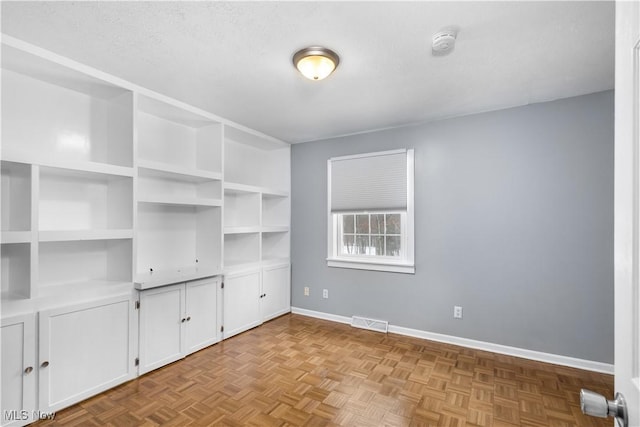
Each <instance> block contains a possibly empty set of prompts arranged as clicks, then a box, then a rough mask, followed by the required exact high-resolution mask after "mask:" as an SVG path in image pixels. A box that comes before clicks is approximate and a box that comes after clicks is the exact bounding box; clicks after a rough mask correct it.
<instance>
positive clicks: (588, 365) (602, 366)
mask: <svg viewBox="0 0 640 427" xmlns="http://www.w3.org/2000/svg"><path fill="white" fill-rule="evenodd" d="M291 313H293V314H300V315H302V316H307V317H315V318H317V319H323V320H330V321H332V322H338V323H344V324H348V325H350V324H351V318H350V317H346V316H340V315H337V314H330V313H323V312H320V311H313V310H307V309H304V308H299V307H291ZM389 333H393V334H398V335H405V336H408V337H414V338H422V339H425V340H429V341H436V342H441V343H445V344H453V345H459V346H461V347H468V348H473V349H476V350H483V351H489V352H492V353H498V354H504V355H507V356H515V357H521V358H523V359H529V360H536V361H538V362H545V363H552V364H554V365H562V366H568V367H571V368H578V369H584V370H587V371H593V372H600V373H604V374H609V375H613V365H612V364H609V363H602V362H595V361H592V360H584V359H577V358H575V357H569V356H562V355H559V354H551V353H544V352H542V351H535V350H528V349H524V348H518V347H511V346H507V345H502V344H494V343H490V342H486V341H478V340H472V339H469V338H461V337H455V336H452V335H444V334H438V333H435V332H427V331H421V330H419V329H411V328H405V327H403V326H395V325H391V324H389Z"/></svg>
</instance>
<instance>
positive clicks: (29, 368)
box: [24, 366, 33, 374]
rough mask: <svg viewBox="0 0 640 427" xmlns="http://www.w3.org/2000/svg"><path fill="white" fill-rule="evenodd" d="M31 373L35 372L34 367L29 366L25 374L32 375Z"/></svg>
mask: <svg viewBox="0 0 640 427" xmlns="http://www.w3.org/2000/svg"><path fill="white" fill-rule="evenodd" d="M31 372H33V366H27V367H26V368H25V370H24V373H25V374H30V373H31Z"/></svg>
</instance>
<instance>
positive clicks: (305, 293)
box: [304, 286, 309, 297]
mask: <svg viewBox="0 0 640 427" xmlns="http://www.w3.org/2000/svg"><path fill="white" fill-rule="evenodd" d="M304 296H305V297H308V296H309V287H308V286H305V287H304Z"/></svg>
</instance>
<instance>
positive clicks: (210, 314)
mask: <svg viewBox="0 0 640 427" xmlns="http://www.w3.org/2000/svg"><path fill="white" fill-rule="evenodd" d="M185 286H186V291H187V292H186V304H185V313H184V315H185V316H186V319H187V322H186V330H185V333H186V337H185V342H186V349H185V354H190V353H193V352H194V351H198V350H200V349H202V348H205V347H207V346H209V345H211V344H213V343H216V342H218V341H219V338H218V336H219V335H218V331H219V329H220V326H219V323H218V289H219V288H220V281H219V280H218V279H203V280H196V281H194V282H189V283H187V284H186V285H185Z"/></svg>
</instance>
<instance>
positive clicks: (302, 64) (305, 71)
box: [293, 46, 340, 80]
mask: <svg viewBox="0 0 640 427" xmlns="http://www.w3.org/2000/svg"><path fill="white" fill-rule="evenodd" d="M339 63H340V57H339V56H338V54H337V53H335V52H334V51H332V50H331V49H327V48H326V47H320V46H313V47H306V48H304V49H301V50H299V51H297V52H296V53H295V54H294V55H293V65H294V66H295V67H296V68H297V69H298V71H300V74H302V75H303V76H305V77H306V78H308V79H309V80H322V79H324V78H326V77H328V76H329V74H331V73H333V71H334V70H335V69H336V68H337V67H338V64H339Z"/></svg>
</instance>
